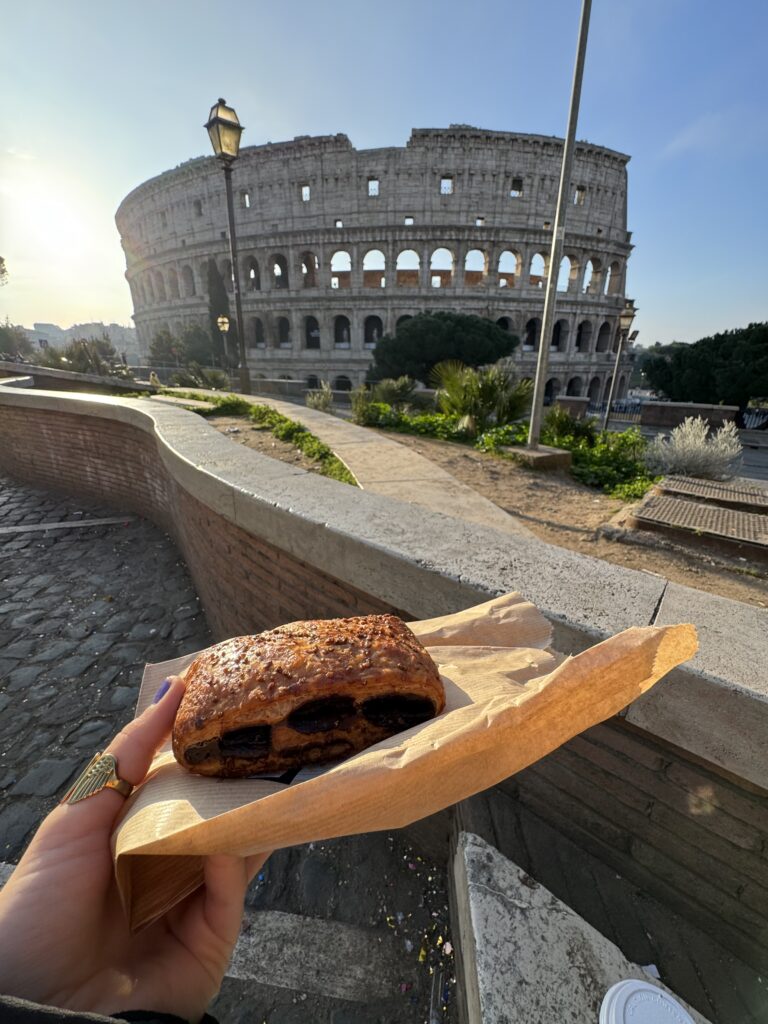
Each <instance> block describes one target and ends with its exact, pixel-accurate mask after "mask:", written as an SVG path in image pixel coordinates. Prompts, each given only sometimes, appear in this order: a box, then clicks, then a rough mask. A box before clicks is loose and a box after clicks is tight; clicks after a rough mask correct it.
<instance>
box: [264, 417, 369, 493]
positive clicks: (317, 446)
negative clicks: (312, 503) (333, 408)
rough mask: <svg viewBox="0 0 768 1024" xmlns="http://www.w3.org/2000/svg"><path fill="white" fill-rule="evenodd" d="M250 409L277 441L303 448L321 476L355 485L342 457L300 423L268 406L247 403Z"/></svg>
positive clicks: (355, 481)
mask: <svg viewBox="0 0 768 1024" xmlns="http://www.w3.org/2000/svg"><path fill="white" fill-rule="evenodd" d="M249 412H250V417H251V419H252V420H253V422H254V423H255V424H256V426H257V427H260V428H261V429H264V430H269V431H271V433H272V434H273V435H274V436H275V437H277V438H279V440H281V441H288V442H289V443H290V444H292V445H293V446H294V447H295V448H298V449H299V451H302V452H303V453H304V454H305V455H306V456H307V458H310V459H312V460H313V461H314V462H317V463H318V466H319V469H320V472H321V473H322V475H323V476H328V477H331V479H333V480H339V481H340V482H341V483H345V484H352V486H353V487H356V486H357V480H355V478H354V476H353V475H352V474H351V473H350V471H349V470H348V469H347V467H346V466H345V465H344V463H343V462H342V461H341V459H339V458H338V457H337V456H336V455H334V453H333V451H331V449H330V448H329V447H328V445H327V444H323V442H322V441H321V440H320V439H319V438H317V437H315V435H314V434H313V433H312V432H311V431H309V430H307V428H306V427H305V426H303V425H302V424H301V423H297V422H296V420H291V419H288V417H287V416H281V415H280V413H279V412H277V411H276V410H275V409H272V408H270V406H268V405H250V404H249Z"/></svg>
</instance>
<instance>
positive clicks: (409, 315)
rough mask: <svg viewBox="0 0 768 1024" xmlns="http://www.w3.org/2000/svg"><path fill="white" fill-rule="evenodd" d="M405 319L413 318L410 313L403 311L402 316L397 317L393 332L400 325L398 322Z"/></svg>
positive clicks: (401, 322)
mask: <svg viewBox="0 0 768 1024" xmlns="http://www.w3.org/2000/svg"><path fill="white" fill-rule="evenodd" d="M406 320H413V316H412V315H411V314H410V313H403V315H402V316H399V317H398V318H397V321H396V323H395V333H397V328H398V327H399V326H400V324H404V323H405V321H406Z"/></svg>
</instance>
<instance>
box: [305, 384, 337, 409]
mask: <svg viewBox="0 0 768 1024" xmlns="http://www.w3.org/2000/svg"><path fill="white" fill-rule="evenodd" d="M304 402H305V404H306V406H307V408H308V409H317V410H318V411H319V412H331V410H332V409H333V389H332V387H331V385H330V383H329V382H328V381H327V380H322V381H320V387H319V389H318V390H317V391H308V392H307V393H306V395H305V396H304Z"/></svg>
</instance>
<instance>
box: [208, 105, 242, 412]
mask: <svg viewBox="0 0 768 1024" xmlns="http://www.w3.org/2000/svg"><path fill="white" fill-rule="evenodd" d="M205 127H206V128H207V129H208V135H209V137H210V139H211V145H212V146H213V152H214V153H215V154H216V156H217V157H218V158H219V160H221V163H222V166H223V168H224V183H225V185H226V190H227V215H228V217H229V256H230V260H231V263H232V282H233V285H234V289H235V313H236V316H237V343H238V349H239V353H238V354H239V359H240V390H241V391H242V392H243V393H244V394H246V395H250V393H251V374H250V371H249V369H248V362H247V359H246V355H245V323H244V321H243V307H242V303H241V302H240V270H239V268H238V264H237V235H236V234H235V204H234V202H233V199H232V164H233V163H234V162H235V160H237V156H238V153H239V152H240V136H241V135H242V133H243V126H242V125H241V124H240V122H239V121H238V119H237V114H236V113H235V111H234V109H233V108H232V107H228V106H227V103H226V100H223V99H219V102H218V103H216V104H214V105H213V106H212V107H211V113H210V116H209V118H208V121H207V123H206V125H205ZM220 321H221V318H219V323H220ZM227 329H229V322H227Z"/></svg>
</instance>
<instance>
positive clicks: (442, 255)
mask: <svg viewBox="0 0 768 1024" xmlns="http://www.w3.org/2000/svg"><path fill="white" fill-rule="evenodd" d="M452 282H453V253H452V252H451V250H450V249H446V248H445V247H444V246H441V247H440V248H439V249H435V251H434V252H433V253H432V255H431V256H430V259H429V283H430V285H431V286H432V287H433V288H447V287H448V285H449V284H451V283H452Z"/></svg>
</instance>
